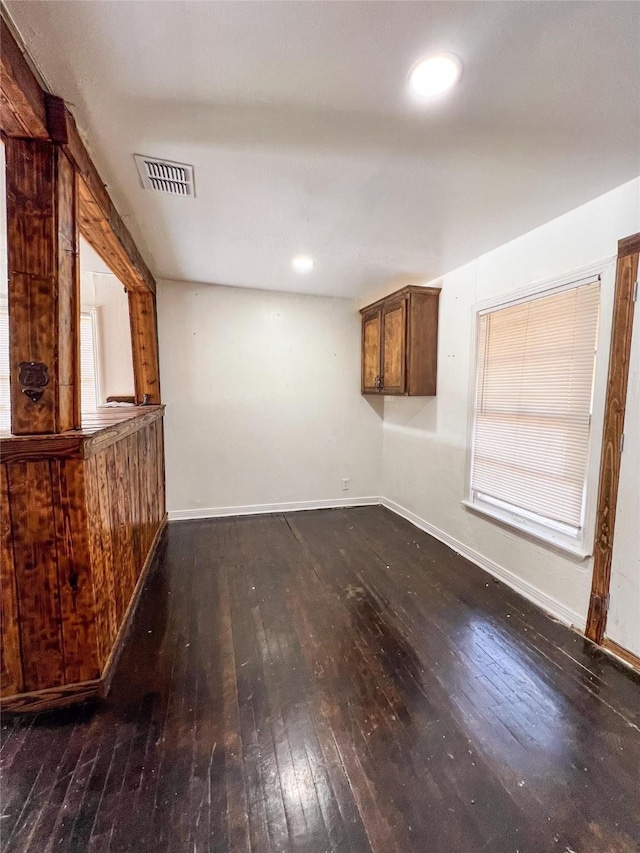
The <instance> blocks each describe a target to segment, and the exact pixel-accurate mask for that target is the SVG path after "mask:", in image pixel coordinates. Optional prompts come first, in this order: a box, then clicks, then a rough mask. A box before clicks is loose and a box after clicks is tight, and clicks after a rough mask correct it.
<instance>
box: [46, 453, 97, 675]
mask: <svg viewBox="0 0 640 853" xmlns="http://www.w3.org/2000/svg"><path fill="white" fill-rule="evenodd" d="M50 464H51V486H52V503H53V507H54V516H55V524H56V543H57V555H58V590H59V594H60V615H61V620H62V625H61V628H62V640H63V649H64V680H65V683H67V684H72V683H75V682H83V681H91V680H93V679H96V678H98V677H99V676H100V666H99V663H98V645H97V637H96V625H95V620H94V618H93V611H94V595H93V585H92V580H91V556H90V552H89V537H88V530H87V527H88V523H87V522H89V524H90V523H91V520H90V519H87V516H86V497H85V490H84V474H83V463H82V462H81V460H79V459H77V460H76V459H71V460H65V461H63V460H55V461H51V463H50Z"/></svg>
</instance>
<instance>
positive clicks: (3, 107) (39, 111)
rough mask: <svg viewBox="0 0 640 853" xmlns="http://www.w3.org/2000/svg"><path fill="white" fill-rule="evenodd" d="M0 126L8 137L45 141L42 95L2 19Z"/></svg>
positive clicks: (44, 112)
mask: <svg viewBox="0 0 640 853" xmlns="http://www.w3.org/2000/svg"><path fill="white" fill-rule="evenodd" d="M0 44H2V50H0V89H1V91H2V98H1V101H0V123H1V124H2V128H3V130H4V132H5V133H6V134H8V135H10V136H21V137H32V138H34V139H47V138H48V136H49V131H48V129H47V110H46V105H45V99H44V92H43V91H42V88H41V87H40V84H39V82H38V80H37V79H36V76H35V74H34V73H33V71H32V70H31V68H30V66H29V63H28V62H27V60H26V59H25V56H24V54H23V53H22V51H21V49H20V47H19V46H18V43H17V42H16V40H15V39H14V37H13V34H12V33H11V30H10V29H9V27H8V25H7V23H6V21H5V20H4V18H0Z"/></svg>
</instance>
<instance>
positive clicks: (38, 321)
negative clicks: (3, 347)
mask: <svg viewBox="0 0 640 853" xmlns="http://www.w3.org/2000/svg"><path fill="white" fill-rule="evenodd" d="M5 149H6V172H7V238H8V267H9V309H10V310H9V330H10V334H9V347H10V349H9V362H10V371H11V431H12V433H13V434H14V435H30V434H40V433H55V432H61V431H63V430H68V429H73V428H75V427H79V426H80V423H79V412H80V380H79V369H80V365H79V338H78V335H79V307H78V299H79V289H78V269H77V232H76V229H75V208H76V205H75V198H76V195H75V176H74V173H73V169H72V167H71V165H70V163H69V161H68V160H67V158H66V157H65V156H64V154H63V153H62V152H61V151H60V150H59V149H58V148H57V147H56V146H54V145H53V144H51V143H49V142H41V141H34V140H24V139H7V142H6V146H5ZM31 361H33V362H42V363H43V364H45V365H46V368H47V371H48V379H49V381H48V384H47V385H46V386H45V387H44V388H43V393H42V396H41V398H40V399H39V400H37V401H33V400H31V399H30V398H29V397H27V396H26V395H25V394H24V393H23V388H22V386H21V384H20V382H19V379H18V375H19V365H20V364H21V363H22V362H31Z"/></svg>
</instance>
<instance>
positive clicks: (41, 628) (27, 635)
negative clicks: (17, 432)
mask: <svg viewBox="0 0 640 853" xmlns="http://www.w3.org/2000/svg"><path fill="white" fill-rule="evenodd" d="M6 469H7V479H8V487H9V501H10V506H11V523H12V536H13V547H14V555H15V578H16V589H17V598H18V613H19V623H18V624H19V629H20V643H21V648H22V670H23V681H24V690H27V691H32V690H41V689H43V688H45V687H49V686H51V685H54V684H64V650H63V642H62V630H61V625H62V619H61V613H60V594H59V589H58V550H57V541H56V526H55V516H54V507H53V495H52V487H51V463H50V462H49V461H47V460H45V461H34V462H28V463H27V462H15V463H12V464H10V465H7V466H6Z"/></svg>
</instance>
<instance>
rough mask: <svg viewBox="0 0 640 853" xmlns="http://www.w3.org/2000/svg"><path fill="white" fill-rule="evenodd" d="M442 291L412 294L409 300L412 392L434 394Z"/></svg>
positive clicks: (409, 357) (413, 394)
mask: <svg viewBox="0 0 640 853" xmlns="http://www.w3.org/2000/svg"><path fill="white" fill-rule="evenodd" d="M438 303H439V294H437V293H429V294H425V295H424V296H423V295H422V294H418V293H412V294H411V299H410V303H409V342H408V343H409V346H408V349H409V355H408V368H409V376H408V388H407V390H408V393H409V395H411V396H416V397H419V396H423V397H433V396H435V393H436V379H437V369H438Z"/></svg>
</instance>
